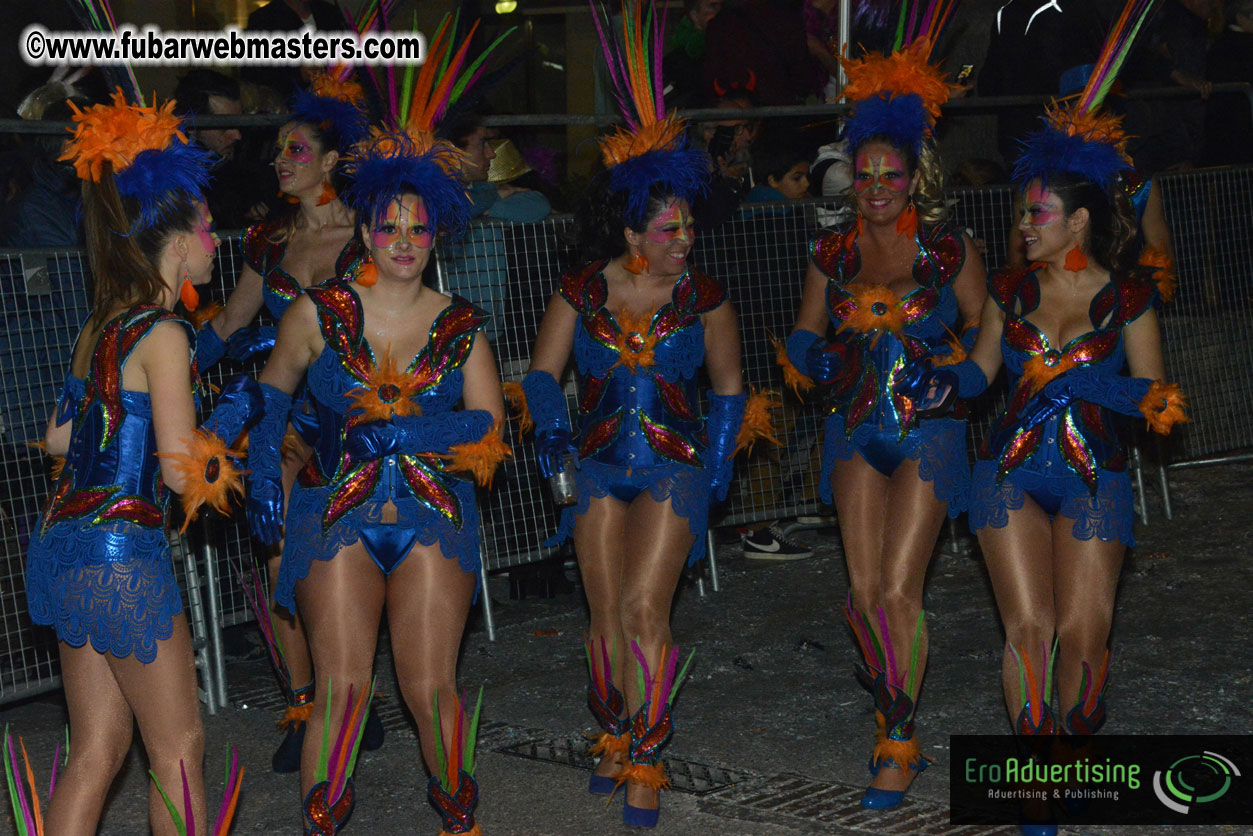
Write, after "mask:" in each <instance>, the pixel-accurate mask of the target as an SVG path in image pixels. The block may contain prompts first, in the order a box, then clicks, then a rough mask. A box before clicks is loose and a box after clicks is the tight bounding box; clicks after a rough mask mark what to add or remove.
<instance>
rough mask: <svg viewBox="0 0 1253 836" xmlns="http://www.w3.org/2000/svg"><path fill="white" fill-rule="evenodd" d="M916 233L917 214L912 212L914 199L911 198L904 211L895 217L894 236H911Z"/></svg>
mask: <svg viewBox="0 0 1253 836" xmlns="http://www.w3.org/2000/svg"><path fill="white" fill-rule="evenodd" d="M917 231H918V212H917V211H915V210H914V199H913V198H912V197H911V198H910V199H909V203H908V204H907V205H906V206H905V208H904V210H902V212H901V213H900V214H899V215H897V216H896V234H897V235H909V236H912V235H914V233H916V232H917Z"/></svg>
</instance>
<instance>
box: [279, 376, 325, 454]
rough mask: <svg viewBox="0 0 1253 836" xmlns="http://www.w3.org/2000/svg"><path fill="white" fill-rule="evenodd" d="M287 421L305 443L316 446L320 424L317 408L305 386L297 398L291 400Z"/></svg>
mask: <svg viewBox="0 0 1253 836" xmlns="http://www.w3.org/2000/svg"><path fill="white" fill-rule="evenodd" d="M287 422H288V423H289V424H291V425H292V429H294V430H295V431H296V433H297V435H299V436H300V437H301V438H302V439H304V442H305V444H308V445H309V446H310V447H317V446H318V435H319V434H320V433H321V425H320V424H319V423H318V410H317V407H316V406H315V405H314V402H313V396H312V395H310V394H309V390H308V389H307V388H306V389H305V390H304V393H303V394H302V395H301V396H300V397H299V398H297V399H293V400H292V406H291V413H290V414H289V415H288V416H287Z"/></svg>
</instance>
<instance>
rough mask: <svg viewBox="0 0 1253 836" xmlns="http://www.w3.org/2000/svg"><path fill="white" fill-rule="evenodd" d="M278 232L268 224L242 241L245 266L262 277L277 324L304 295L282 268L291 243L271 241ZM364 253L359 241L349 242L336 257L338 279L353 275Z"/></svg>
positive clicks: (253, 229) (254, 229)
mask: <svg viewBox="0 0 1253 836" xmlns="http://www.w3.org/2000/svg"><path fill="white" fill-rule="evenodd" d="M278 231H279V227H278V226H276V225H275V224H273V223H271V222H268V221H267V222H262V223H259V224H254V225H253V226H250V227H248V229H247V231H246V232H244V237H243V240H242V241H241V247H242V249H243V253H244V263H245V264H247V265H248V266H249V267H251V268H252V269H253V270H254V271H256V273H257V275H259V276H260V277H261V293H262V299H263V300H264V303H265V309H266V310H267V311H269V313H270V316H272V317H274V321H275V322H278V321H279V320H280V319H282V318H283V314H284V313H286V312H287V309H288V308H289V307H291V303H292V302H295V301H296V299H297V298H298V297H299V296H300V294H301V293H303V292H304V289H303V288H301V286H300V282H298V281H296V278H295V277H294V276H293V275H292V274H291V273H288V272H287V271H286V270H284V269H283V266H282V265H283V256H284V255H286V253H287V243H288V242H286V241H283V242H281V243H277V244H276V243H274V242H273V241H271V240H270V238H271V237H272V236H273V235H275V234H276V233H277V232H278ZM363 252H364V249H363V248H362V246H361V244H360V243H359V242H358V241H357V239H356V238H355V237H353V238H351V239H349V241H348V243H347V244H344V247H343V249H341V250H340V251H339V255H338V256H336V257H335V276H343V275H345V274H348V273H350V272H351V268H352V265H353V262H355V261H357V259H359V258H360V257H361V255H362V254H363ZM317 281H321V280H320V279H319V280H317ZM316 283H317V282H316V281H315V284H316Z"/></svg>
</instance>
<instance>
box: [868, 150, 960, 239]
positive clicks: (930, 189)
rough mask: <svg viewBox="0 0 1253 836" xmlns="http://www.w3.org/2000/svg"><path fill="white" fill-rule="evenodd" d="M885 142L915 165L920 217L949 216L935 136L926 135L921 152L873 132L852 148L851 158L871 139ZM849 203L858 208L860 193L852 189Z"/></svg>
mask: <svg viewBox="0 0 1253 836" xmlns="http://www.w3.org/2000/svg"><path fill="white" fill-rule="evenodd" d="M875 142H878V143H882V144H884V145H887V146H889V147H891V148H892V149H894V150H895V151H897V152H898V153H899V154H900V155H901V156H902V157H904V159H905V164H906V165H908V166H909V167H910V169H912V171H911V172H910V176H911V177H912V176H913V175H915V174H917V175H918V182H917V186H916V187H915V188H914V193H913V195H912V196H911V197H912V199H913V201H914V210H915V211H916V212H917V213H918V219H919V220H921V221H922V222H923V223H925V224H929V225H930V224H938V223H941V222H943V221H945V220H947V218H948V206H947V204H945V202H944V169H943V168H942V167H941V166H940V154H939V151H937V150H936V147H935V140H934V139H933V138H931V137H926V138H924V139H923V140H922V142H921V143H919V146H918V152H917V153H915V152H914V149H913V148H908V147H906V148H901V147H899V146H898V145H897V144H896V143H895V142H893V141H892V140H890V139H888V138H887V137H886V136H872V137H868V138H867V139H866V140H864V141H863V142H861V144H859V145H858V146H857V147H856V148H850V149H849V159H850V161H851V160H855V159H856V158H857V151H858V150H859V149H861V148H864V147H865V146H867V145H870V144H871V143H875ZM844 199H845V202H846V205H847V206H848V207H849V208H850V209H852V210H853V211H854V212H856V211H857V196H856V193H855V192H854V190H852V189H850V190H849V191H848V192H847V193H846V194H845V198H844Z"/></svg>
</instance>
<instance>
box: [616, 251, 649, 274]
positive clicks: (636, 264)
mask: <svg viewBox="0 0 1253 836" xmlns="http://www.w3.org/2000/svg"><path fill="white" fill-rule="evenodd" d="M622 269H623V270H626V271H627V272H628V273H634V274H636V275H637V276H638V275H639V274H640V273H647V272H648V259H647V258H644V256H643V255H641V254H640V251H639V250H636V251H635V253H634V254H633V255H632V256H631V257H630V258H628V259H627V260H626V261H624V262H622Z"/></svg>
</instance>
